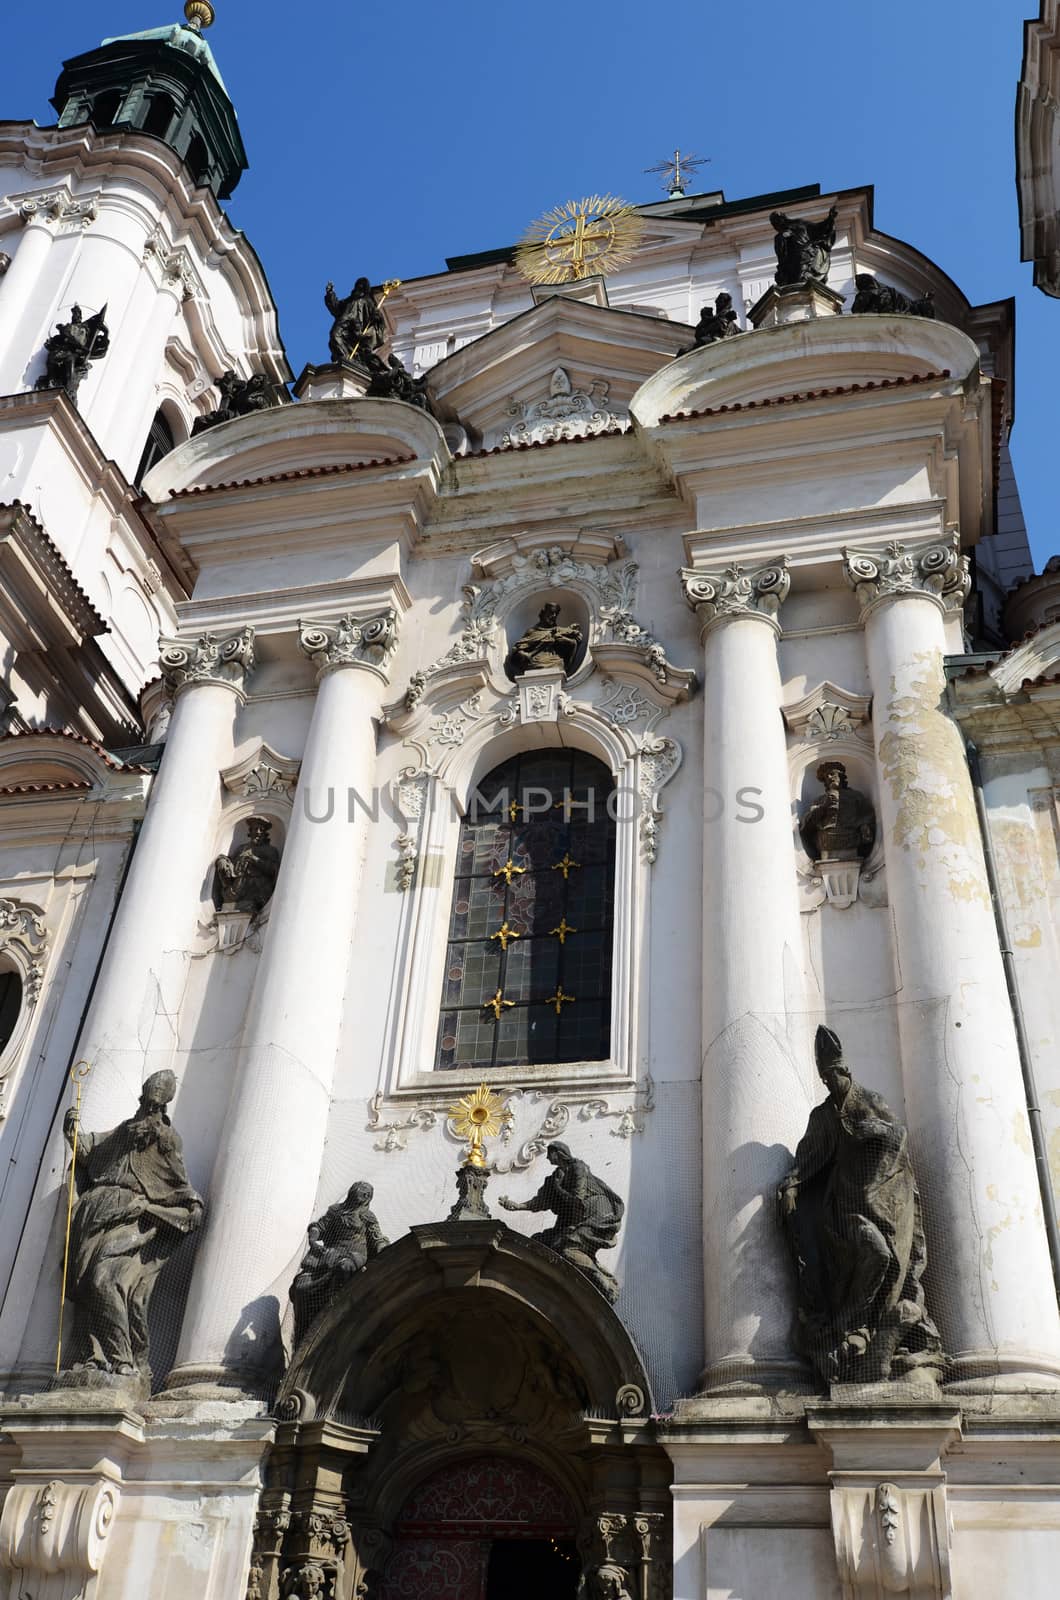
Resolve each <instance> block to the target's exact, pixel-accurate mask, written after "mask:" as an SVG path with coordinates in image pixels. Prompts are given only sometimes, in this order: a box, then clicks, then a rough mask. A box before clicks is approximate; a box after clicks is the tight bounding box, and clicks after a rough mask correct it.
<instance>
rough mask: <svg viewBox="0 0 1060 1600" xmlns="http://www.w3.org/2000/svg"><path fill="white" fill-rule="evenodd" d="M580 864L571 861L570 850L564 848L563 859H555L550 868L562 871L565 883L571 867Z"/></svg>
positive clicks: (579, 864) (579, 863) (554, 870)
mask: <svg viewBox="0 0 1060 1600" xmlns="http://www.w3.org/2000/svg"><path fill="white" fill-rule="evenodd" d="M580 866H581V862H580V861H572V860H571V858H570V852H569V851H568V850H564V852H563V860H562V861H557V862H556V865H555V866H554V867H553V868H552V870H553V872H562V874H563V881H564V883H566V881H567V879H568V878H569V877H570V875H571V871H572V870H573V868H575V867H580ZM493 876H494V877H496V876H497V874H496V873H494V874H493ZM508 881H509V883H510V882H511V879H509V880H508Z"/></svg>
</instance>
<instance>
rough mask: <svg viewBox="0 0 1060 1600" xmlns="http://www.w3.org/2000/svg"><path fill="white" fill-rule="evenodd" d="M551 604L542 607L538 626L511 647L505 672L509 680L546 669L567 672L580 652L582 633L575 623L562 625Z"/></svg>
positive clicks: (555, 607) (557, 612) (553, 603)
mask: <svg viewBox="0 0 1060 1600" xmlns="http://www.w3.org/2000/svg"><path fill="white" fill-rule="evenodd" d="M560 609H561V608H560V607H559V606H558V605H556V604H555V602H554V601H550V602H549V604H548V605H546V606H542V607H541V612H540V615H539V616H538V619H537V622H536V624H535V625H534V627H532V628H528V629H527V630H526V632H525V633H524V634H523V636H522V638H521V639H519V640H518V641H517V642H516V643H515V644H513V645H512V648H511V652H510V653H509V656H508V660H507V662H506V664H505V670H506V671H507V673H508V676H509V677H510V678H518V677H520V676H521V675H522V674H523V673H524V672H543V671H545V670H546V669H552V670H555V669H556V668H557V667H558V668H559V669H560V671H561V672H570V671H571V669H572V668H573V666H574V662H575V660H576V659H577V655H578V651H579V650H580V649H581V642H582V630H581V628H580V627H579V626H578V624H577V623H576V622H567V623H561V622H560V620H559V614H560Z"/></svg>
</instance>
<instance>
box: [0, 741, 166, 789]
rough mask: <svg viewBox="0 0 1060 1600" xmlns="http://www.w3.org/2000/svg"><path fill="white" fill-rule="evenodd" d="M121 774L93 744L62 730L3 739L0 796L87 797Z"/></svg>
mask: <svg viewBox="0 0 1060 1600" xmlns="http://www.w3.org/2000/svg"><path fill="white" fill-rule="evenodd" d="M120 770H121V769H120V766H119V763H118V762H116V761H114V760H112V758H111V757H110V756H108V755H107V754H106V752H105V751H103V750H102V749H101V748H100V747H99V746H98V745H95V744H93V743H92V742H91V740H89V739H84V738H81V737H80V736H79V735H77V734H72V733H65V732H63V731H61V730H59V729H42V730H40V731H34V732H29V733H9V734H5V735H4V737H3V738H2V739H0V795H8V796H10V795H48V794H70V793H72V792H77V791H79V790H80V791H83V792H84V793H88V792H90V791H91V790H93V789H101V790H102V789H104V788H106V787H107V785H108V782H109V781H110V780H111V778H112V775H113V773H114V772H115V771H120ZM135 770H136V771H141V770H142V769H141V768H136V769H135Z"/></svg>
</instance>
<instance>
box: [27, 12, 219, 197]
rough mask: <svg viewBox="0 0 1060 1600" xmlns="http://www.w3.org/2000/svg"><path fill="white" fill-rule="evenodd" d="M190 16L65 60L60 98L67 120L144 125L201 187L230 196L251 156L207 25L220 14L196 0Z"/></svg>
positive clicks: (63, 122)
mask: <svg viewBox="0 0 1060 1600" xmlns="http://www.w3.org/2000/svg"><path fill="white" fill-rule="evenodd" d="M184 15H185V19H186V20H185V21H184V22H182V23H181V22H174V23H170V24H169V25H168V26H166V27H162V28H148V29H146V30H145V31H144V32H142V33H127V34H122V35H120V36H119V37H118V38H114V39H104V41H103V43H102V44H101V45H100V46H99V48H98V49H97V50H88V51H86V52H85V54H84V55H79V56H74V57H72V59H71V60H69V61H66V62H64V63H63V70H62V72H61V73H60V75H59V81H58V83H57V84H56V85H55V94H54V96H53V97H52V105H53V106H54V107H55V109H56V111H57V112H58V113H59V127H60V128H70V127H76V126H77V125H79V124H80V123H84V122H91V123H92V124H93V126H94V127H95V128H96V129H97V130H99V131H100V132H102V131H103V130H105V129H110V128H121V129H139V130H140V131H141V132H143V133H150V134H153V135H154V136H155V138H156V139H161V140H163V141H164V143H166V144H168V145H169V147H170V149H171V150H174V151H175V152H176V154H177V155H178V156H180V158H181V160H182V161H183V162H184V164H185V166H186V167H187V169H188V171H189V173H190V175H191V178H192V182H193V183H194V184H195V186H196V187H198V186H200V185H202V186H205V187H206V188H208V189H211V190H212V191H213V193H214V194H215V195H216V197H217V198H218V199H219V200H227V199H228V197H229V196H230V195H231V193H232V191H233V190H234V189H235V186H236V184H237V183H238V182H239V179H240V177H241V176H242V174H243V173H244V172H245V171H246V169H247V156H246V151H245V150H244V148H243V140H242V138H241V136H240V132H239V124H238V122H237V120H236V113H235V108H234V106H233V105H232V102H231V100H230V99H229V98H228V93H227V90H226V89H225V86H224V81H223V79H222V77H221V73H220V71H219V69H218V66H217V62H216V60H215V58H214V54H213V51H212V50H211V49H210V46H209V45H208V43H207V42H206V40H205V39H204V38H203V30H204V29H205V28H208V27H210V25H211V24H212V22H213V20H214V9H213V6H212V5H211V4H210V0H188V3H187V5H186V6H185V7H184Z"/></svg>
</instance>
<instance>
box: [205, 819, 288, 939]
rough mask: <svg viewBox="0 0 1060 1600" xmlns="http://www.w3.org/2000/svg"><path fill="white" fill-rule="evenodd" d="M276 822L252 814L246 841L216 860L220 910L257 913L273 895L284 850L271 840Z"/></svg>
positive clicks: (216, 889) (216, 900)
mask: <svg viewBox="0 0 1060 1600" xmlns="http://www.w3.org/2000/svg"><path fill="white" fill-rule="evenodd" d="M271 832H272V823H271V822H269V821H268V820H267V819H266V818H265V817H251V818H250V820H249V821H248V822H247V833H248V835H249V837H248V839H247V841H246V843H245V844H242V845H240V847H239V849H238V850H237V851H236V852H235V854H234V855H231V856H218V857H217V860H216V861H215V863H214V891H213V893H214V902H215V904H216V905H217V908H218V910H222V909H225V910H232V911H248V912H249V913H250V914H251V916H254V917H256V916H257V915H258V914H259V912H261V911H263V910H264V908H265V906H266V905H267V904H268V902H269V900H270V899H271V898H272V891H273V889H275V887H276V879H277V876H278V874H279V871H280V852H279V851H278V850H277V848H276V846H275V845H274V844H271V843H270V841H269V835H270V834H271Z"/></svg>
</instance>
